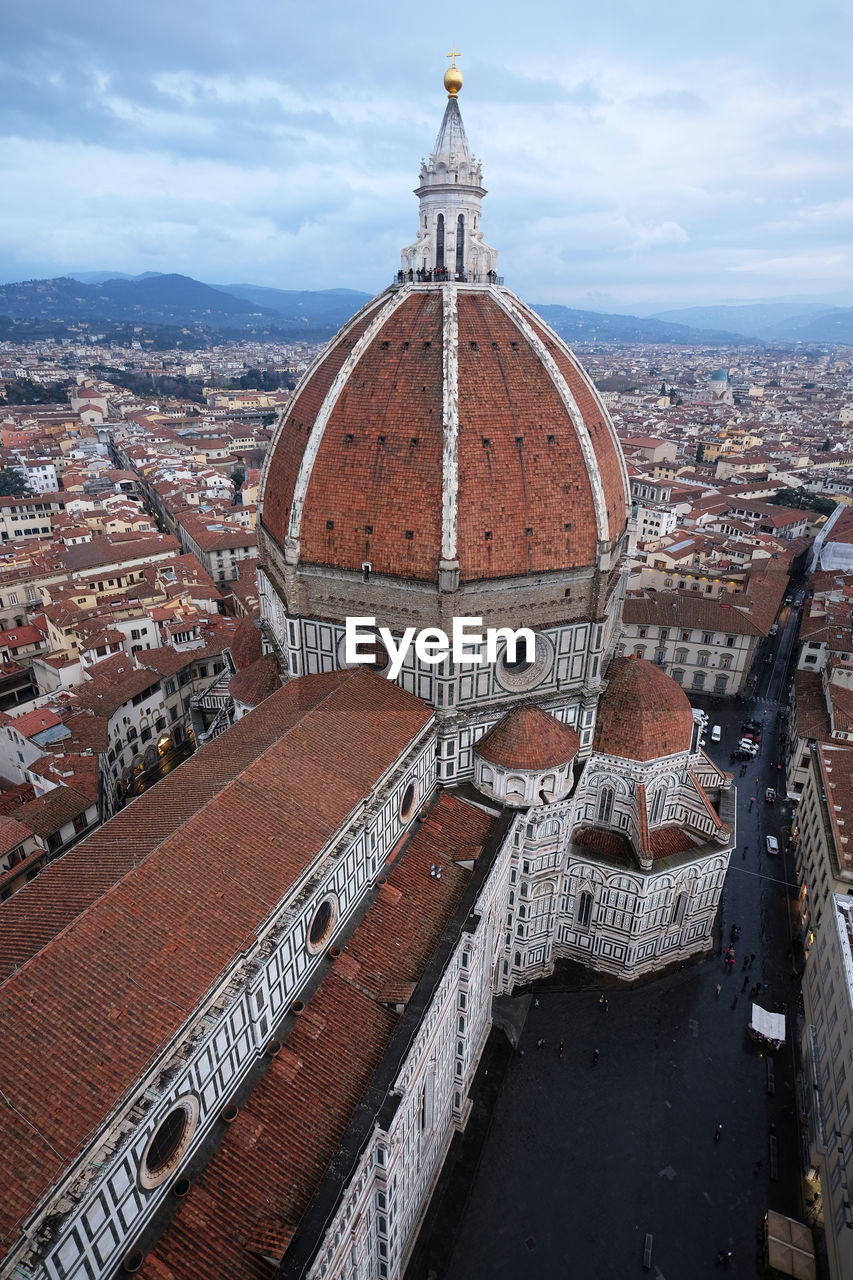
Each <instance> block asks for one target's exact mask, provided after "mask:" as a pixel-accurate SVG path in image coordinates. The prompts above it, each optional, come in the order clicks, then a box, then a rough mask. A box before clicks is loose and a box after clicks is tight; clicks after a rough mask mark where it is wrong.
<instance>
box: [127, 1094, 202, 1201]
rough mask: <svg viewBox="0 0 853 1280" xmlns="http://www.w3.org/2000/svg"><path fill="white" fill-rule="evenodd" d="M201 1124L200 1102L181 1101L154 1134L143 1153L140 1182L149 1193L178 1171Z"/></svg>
mask: <svg viewBox="0 0 853 1280" xmlns="http://www.w3.org/2000/svg"><path fill="white" fill-rule="evenodd" d="M197 1124H198V1098H196V1097H194V1096H193V1095H192V1094H187V1095H186V1096H185V1097H183V1098H181V1100H180V1102H179V1103H178V1104H177V1106H174V1107H173V1108H172V1110H171V1111H170V1112H169V1113H168V1115H167V1116H166V1118H165V1119H164V1120H161V1122H160V1124H159V1125H158V1126H157V1128H156V1129H155V1130H154V1133H153V1134H152V1136H151V1137H150V1138H149V1140H148V1145H147V1146H146V1148H145V1150H144V1151H143V1153H142V1164H141V1166H140V1170H139V1181H140V1183H141V1184H142V1186H143V1187H145V1188H146V1190H148V1191H151V1190H153V1189H154V1187H159V1186H160V1184H161V1182H165V1181H166V1179H167V1178H170V1177H171V1176H172V1174H173V1173H174V1172H175V1170H176V1169H177V1167H178V1165H179V1164H180V1162H181V1160H182V1159H183V1157H184V1155H185V1154H186V1150H187V1147H188V1146H189V1145H190V1142H191V1141H192V1136H193V1134H194V1133H195V1129H196V1125H197Z"/></svg>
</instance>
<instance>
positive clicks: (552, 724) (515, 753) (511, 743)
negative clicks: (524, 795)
mask: <svg viewBox="0 0 853 1280" xmlns="http://www.w3.org/2000/svg"><path fill="white" fill-rule="evenodd" d="M691 718H692V713H691ZM579 748H580V738H579V737H578V735H577V734H576V733H575V731H574V729H571V728H569V726H568V725H566V724H560V722H559V720H555V719H554V717H553V716H549V715H548V713H547V711H541V710H540V709H539V707H518V708H517V709H516V710H515V711H511V712H510V714H509V715H508V716H504V718H503V720H500V721H499V722H498V723H497V724H496V725H495V727H494V729H490V730H489V732H488V733H487V734H485V735H484V737H482V738H481V739H480V741H479V742H478V743H477V744H476V746H475V747H474V750H475V752H476V753H477V755H479V756H481V757H482V759H483V760H488V761H489V762H490V763H491V764H496V765H500V766H501V767H502V768H504V769H525V770H534V769H553V768H556V767H557V766H558V765H561V764H566V763H567V762H568V761H569V760H573V759H574V757H575V756H576V755H577V753H578V749H579Z"/></svg>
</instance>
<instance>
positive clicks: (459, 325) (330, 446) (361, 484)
mask: <svg viewBox="0 0 853 1280" xmlns="http://www.w3.org/2000/svg"><path fill="white" fill-rule="evenodd" d="M627 493H628V486H627V481H626V473H625V467H624V460H623V458H622V454H621V450H620V446H619V443H618V440H617V438H616V434H615V431H614V429H613V426H612V424H611V422H610V420H609V418H608V415H607V412H606V410H605V408H604V406H603V404H602V402H601V399H600V398H599V396H598V394H597V392H596V390H595V388H594V387H593V385H592V383H591V381H590V380H589V378H588V377H587V376H586V374H585V373H584V371H583V369H582V368H581V366H580V364H579V363H578V361H577V360H576V359H575V358H574V356H573V355H572V353H571V352H570V351H569V349H568V348H567V347H566V345H565V344H564V343H563V342H562V341H561V339H560V338H558V337H557V335H556V334H555V333H554V332H553V331H552V330H550V329H549V328H548V326H547V325H546V324H545V323H544V321H543V320H542V319H541V318H540V317H539V316H538V315H536V313H535V312H533V311H532V310H531V309H530V308H528V307H527V306H525V305H524V304H523V303H522V302H521V301H520V300H519V299H518V298H517V297H516V296H515V295H514V294H512V293H511V292H510V291H509V290H508V289H505V288H502V287H500V286H498V285H496V284H495V285H489V284H486V285H468V284H464V283H454V282H441V283H434V282H430V283H408V282H406V283H403V284H401V285H400V286H398V287H392V288H391V289H390V290H388V291H386V292H385V293H383V294H381V295H380V296H379V297H378V298H376V299H374V300H373V301H372V302H371V303H369V304H368V305H367V306H366V307H365V308H364V309H363V310H362V311H361V312H360V313H359V314H358V315H357V316H356V317H355V318H354V319H353V320H351V321H350V323H349V324H347V325H345V326H344V328H343V329H342V330H341V331H340V333H339V334H338V335H337V337H336V338H335V339H334V340H333V341H332V342H331V343H330V344H329V346H328V347H327V348H326V350H325V352H324V353H323V355H322V356H321V357H320V359H319V360H318V361H317V362H316V363H315V364H314V366H313V368H312V369H311V370H310V372H309V373H308V375H307V376H306V377H305V379H304V380H303V382H302V384H301V386H300V387H299V389H298V390H297V392H296V394H295V395H294V397H293V399H292V400H291V403H290V405H289V407H288V409H287V412H286V414H285V415H284V418H283V420H282V422H281V424H280V426H279V428H278V431H277V433H276V436H275V438H274V441H273V444H272V448H271V450H270V456H269V459H268V462H267V465H266V468H265V476H264V481H263V489H262V521H263V529H264V531H265V532H266V534H268V535H269V537H270V538H272V539H273V540H274V542H275V543H277V544H278V547H279V548H281V549H282V550H283V551H284V552H285V558H286V561H287V562H288V563H289V564H291V565H310V566H329V567H334V568H336V569H341V570H351V571H356V572H361V571H362V569H363V567H364V566H365V565H366V564H367V565H369V566H370V570H371V571H372V573H373V574H386V575H391V576H393V577H398V578H406V579H416V580H419V581H420V582H425V583H429V582H432V583H438V581H439V574H440V570H441V569H447V568H448V567H449V568H450V571H451V572H452V573H455V574H456V578H457V581H458V582H459V583H466V582H476V581H481V580H484V579H494V578H507V577H514V576H518V575H525V574H538V573H542V572H547V571H550V570H562V569H566V568H575V567H581V566H593V565H596V563H597V561H598V557H599V554H600V552H601V549H602V548H603V547H606V548H608V549H609V548H610V547H612V545H613V544H614V543H615V542H616V541H617V540H618V539H619V537H620V535H621V534H622V533H623V532H624V530H625V527H626V521H627V510H628V508H627Z"/></svg>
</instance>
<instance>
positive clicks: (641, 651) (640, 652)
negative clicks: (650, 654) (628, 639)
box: [634, 644, 646, 658]
mask: <svg viewBox="0 0 853 1280" xmlns="http://www.w3.org/2000/svg"><path fill="white" fill-rule="evenodd" d="M645 656H646V646H645V645H644V644H638V645H637V646H636V648H635V649H634V657H635V658H645Z"/></svg>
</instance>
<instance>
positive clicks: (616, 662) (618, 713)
mask: <svg viewBox="0 0 853 1280" xmlns="http://www.w3.org/2000/svg"><path fill="white" fill-rule="evenodd" d="M692 741H693V709H692V708H691V706H690V703H689V702H688V701H687V695H686V694H685V692H684V690H683V689H682V688H681V686H680V685H678V684H676V683H675V681H674V680H673V679H672V677H671V676H668V675H667V674H666V672H665V671H661V670H660V668H659V667H655V666H653V665H652V663H651V662H647V661H646V660H645V658H633V657H631V658H614V659H613V661H612V662H611V664H610V666H609V668H608V671H607V688H606V690H605V691H604V693H603V694H602V696H601V701H600V702H599V704H598V722H597V724H596V728H595V738H594V741H593V748H594V750H595V751H599V752H601V753H602V754H603V755H609V756H621V757H622V758H623V759H625V760H638V761H646V760H659V759H661V757H663V756H673V755H676V754H678V752H680V751H689V750H690V747H691V744H692Z"/></svg>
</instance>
